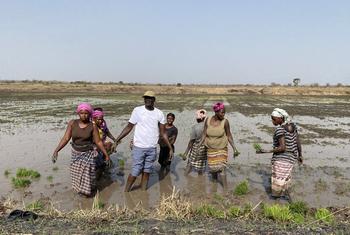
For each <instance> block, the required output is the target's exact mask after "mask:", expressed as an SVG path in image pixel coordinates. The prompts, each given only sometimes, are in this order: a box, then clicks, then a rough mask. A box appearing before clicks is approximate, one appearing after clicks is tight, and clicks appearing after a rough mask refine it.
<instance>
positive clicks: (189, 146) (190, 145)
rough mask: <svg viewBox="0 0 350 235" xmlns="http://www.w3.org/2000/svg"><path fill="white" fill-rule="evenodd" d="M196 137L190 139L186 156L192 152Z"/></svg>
mask: <svg viewBox="0 0 350 235" xmlns="http://www.w3.org/2000/svg"><path fill="white" fill-rule="evenodd" d="M194 141H195V140H194V139H193V140H190V141H188V145H187V148H186V151H185V153H184V154H185V156H187V155H188V153H189V152H190V150H191V149H192V147H193V144H194Z"/></svg>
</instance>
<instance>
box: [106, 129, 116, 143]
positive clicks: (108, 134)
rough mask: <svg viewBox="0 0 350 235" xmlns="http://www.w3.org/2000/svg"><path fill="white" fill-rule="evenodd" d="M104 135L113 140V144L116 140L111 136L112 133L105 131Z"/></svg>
mask: <svg viewBox="0 0 350 235" xmlns="http://www.w3.org/2000/svg"><path fill="white" fill-rule="evenodd" d="M106 134H107V136H108V137H109V138H110V139H111V140H113V141H114V142H115V140H116V139H115V138H114V136H113V135H112V133H111V132H110V131H109V130H107V133H106Z"/></svg>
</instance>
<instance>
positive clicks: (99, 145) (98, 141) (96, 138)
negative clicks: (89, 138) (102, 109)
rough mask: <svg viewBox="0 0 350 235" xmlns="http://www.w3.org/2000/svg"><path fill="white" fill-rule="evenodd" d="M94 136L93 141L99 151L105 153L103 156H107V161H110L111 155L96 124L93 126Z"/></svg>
mask: <svg viewBox="0 0 350 235" xmlns="http://www.w3.org/2000/svg"><path fill="white" fill-rule="evenodd" d="M92 135H93V140H94V143H95V144H96V146H97V148H98V149H99V150H101V152H102V153H103V155H104V156H105V160H106V161H109V160H110V159H109V155H108V153H107V151H106V149H105V147H104V145H103V142H102V140H101V139H100V135H99V134H98V129H97V126H96V124H93V131H92Z"/></svg>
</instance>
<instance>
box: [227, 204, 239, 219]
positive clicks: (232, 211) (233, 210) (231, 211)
mask: <svg viewBox="0 0 350 235" xmlns="http://www.w3.org/2000/svg"><path fill="white" fill-rule="evenodd" d="M240 213H241V208H240V207H238V206H230V208H228V215H229V217H231V218H236V217H238V216H239V215H240Z"/></svg>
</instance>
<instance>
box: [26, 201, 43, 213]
mask: <svg viewBox="0 0 350 235" xmlns="http://www.w3.org/2000/svg"><path fill="white" fill-rule="evenodd" d="M26 209H27V210H31V211H42V210H43V209H44V203H42V202H41V201H40V200H37V201H34V202H32V203H30V204H28V205H27V206H26Z"/></svg>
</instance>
